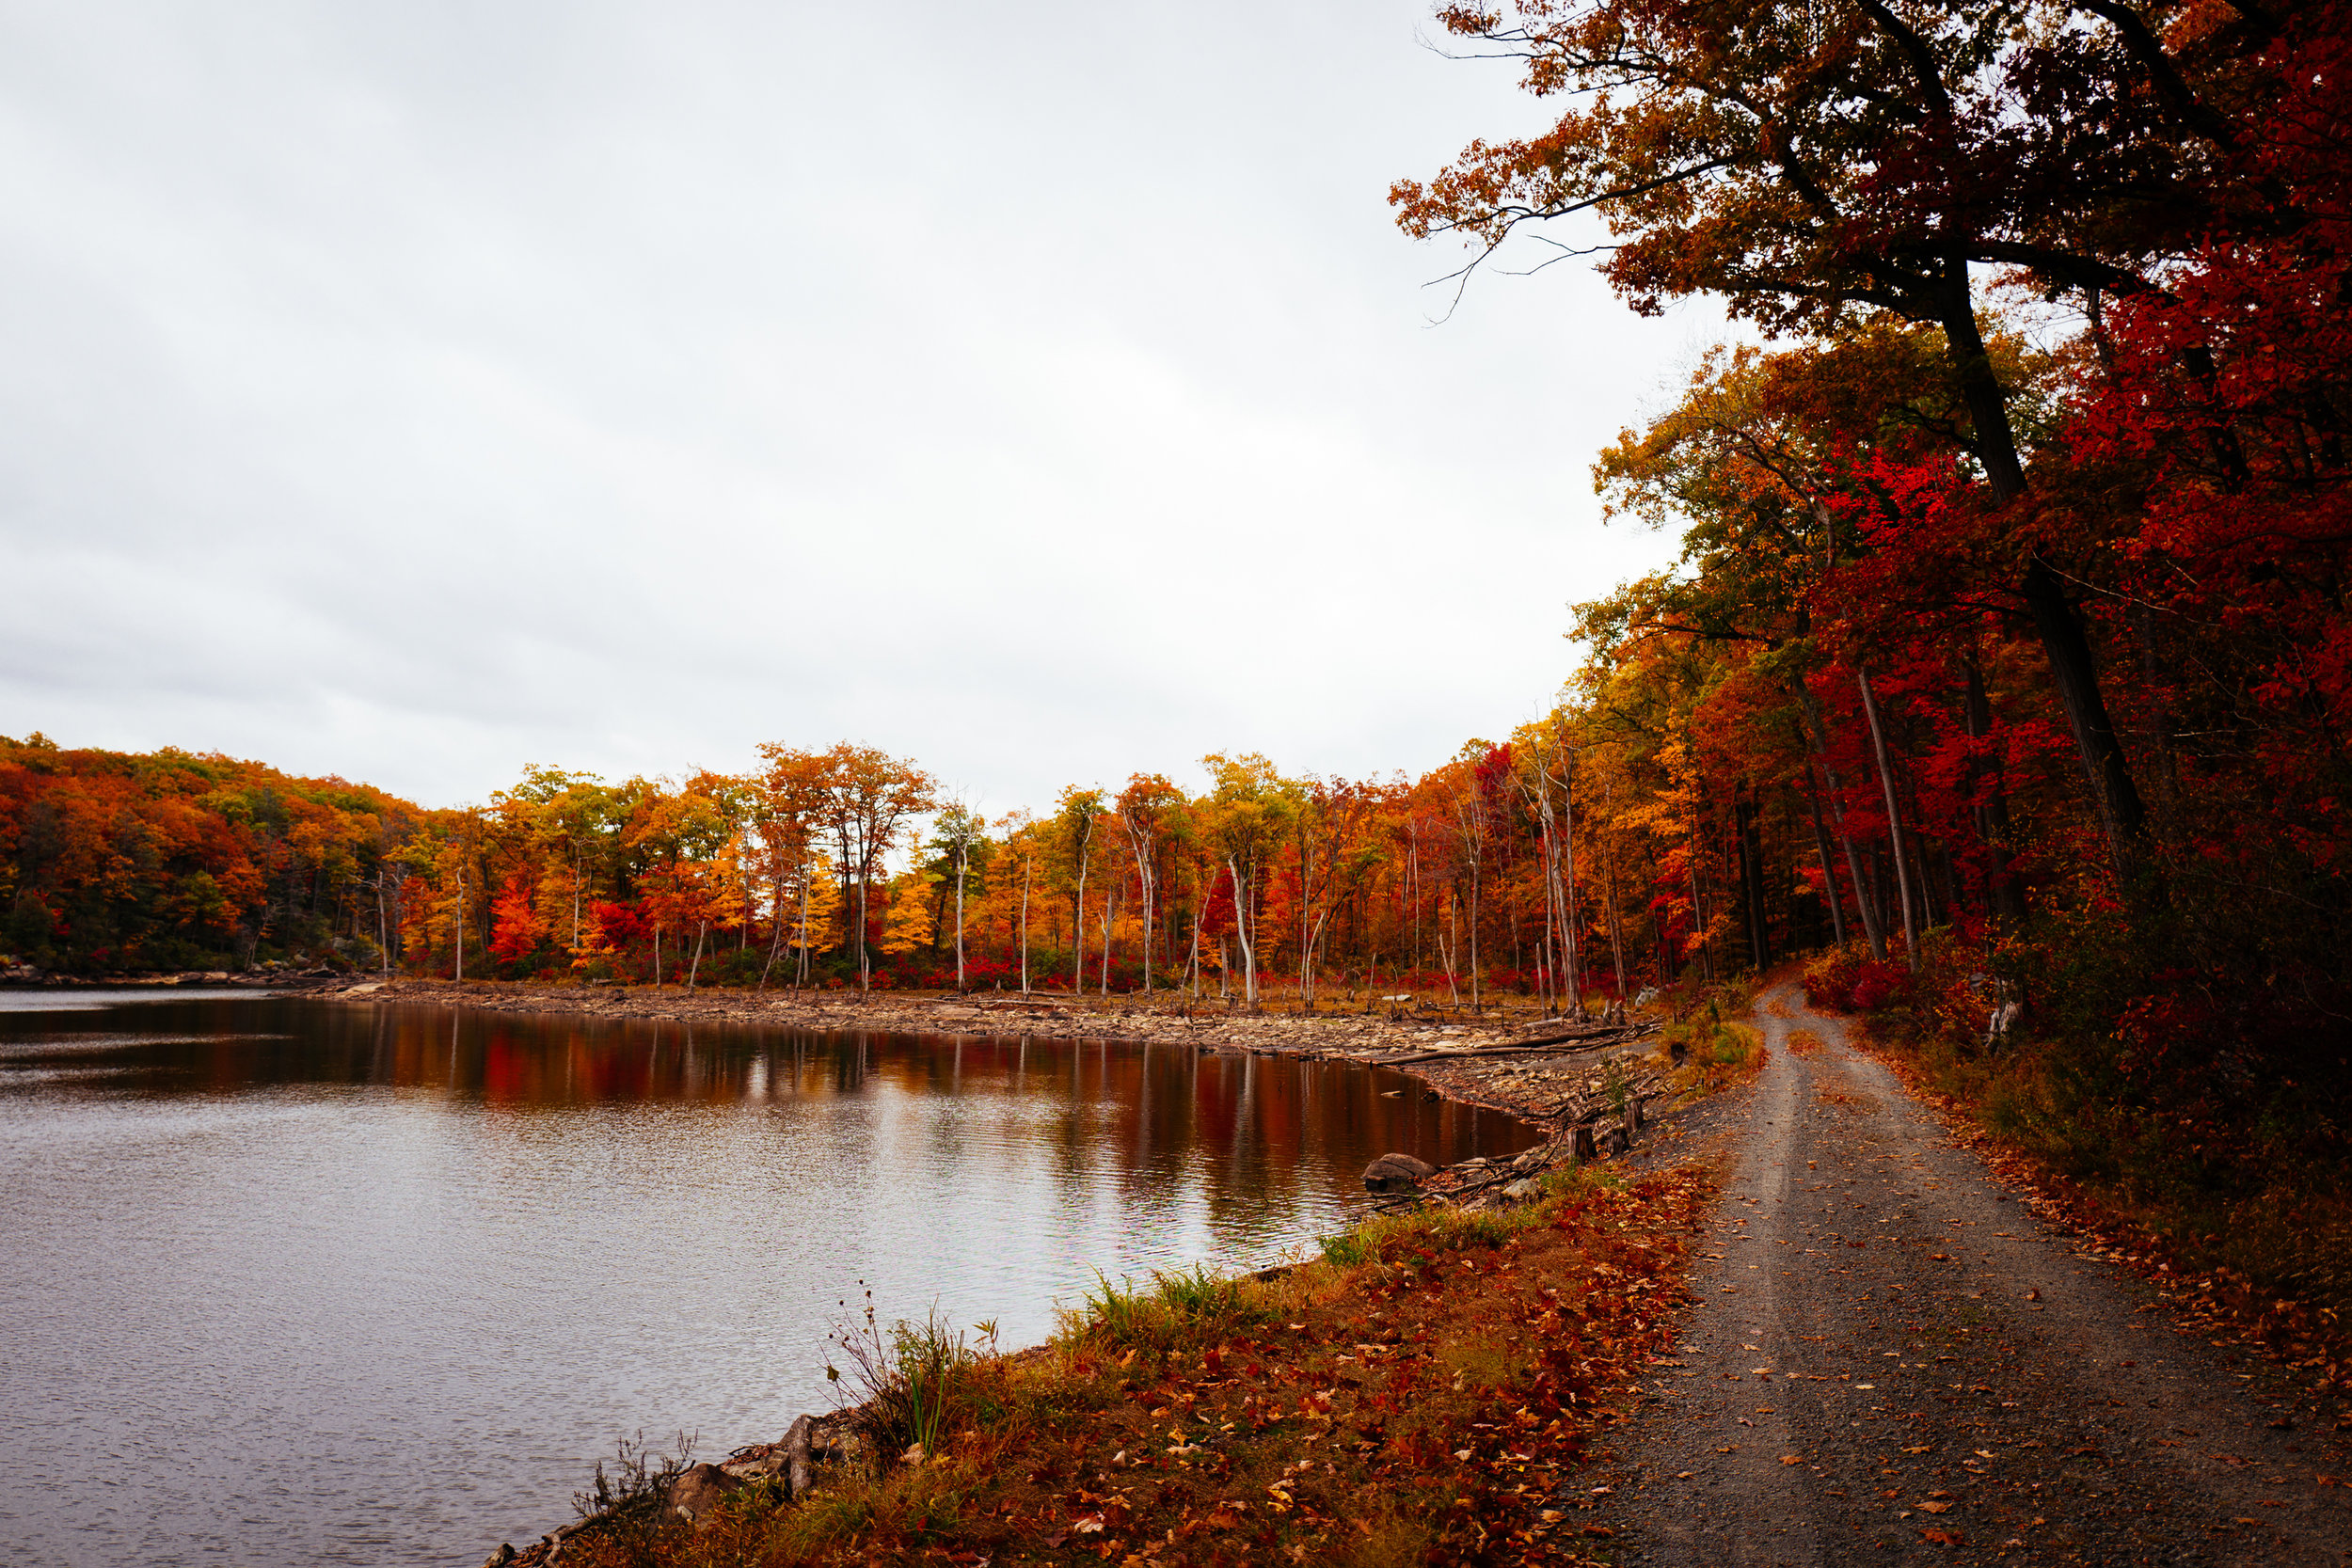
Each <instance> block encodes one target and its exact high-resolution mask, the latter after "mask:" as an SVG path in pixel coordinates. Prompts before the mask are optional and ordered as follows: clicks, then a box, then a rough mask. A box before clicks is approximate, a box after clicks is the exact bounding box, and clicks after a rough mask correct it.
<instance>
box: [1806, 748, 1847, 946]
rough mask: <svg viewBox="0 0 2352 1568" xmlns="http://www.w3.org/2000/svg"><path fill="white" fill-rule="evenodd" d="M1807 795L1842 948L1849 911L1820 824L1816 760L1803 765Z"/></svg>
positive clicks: (1824, 891)
mask: <svg viewBox="0 0 2352 1568" xmlns="http://www.w3.org/2000/svg"><path fill="white" fill-rule="evenodd" d="M1804 798H1805V802H1806V803H1807V804H1808V805H1810V806H1811V807H1812V808H1813V848H1814V852H1815V853H1816V854H1818V855H1820V857H1821V895H1822V896H1823V897H1824V898H1826V899H1828V900H1829V928H1830V937H1831V940H1832V941H1834V942H1836V944H1837V945H1838V946H1840V947H1843V946H1845V945H1846V911H1845V907H1844V901H1843V900H1842V899H1840V898H1839V897H1838V896H1837V867H1836V865H1835V864H1833V863H1831V861H1830V858H1829V830H1828V829H1827V828H1825V827H1823V826H1822V825H1821V792H1820V790H1819V789H1818V788H1816V787H1815V786H1814V783H1813V759H1812V758H1810V757H1807V758H1806V759H1805V765H1804Z"/></svg>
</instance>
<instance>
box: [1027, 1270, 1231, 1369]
mask: <svg viewBox="0 0 2352 1568" xmlns="http://www.w3.org/2000/svg"><path fill="white" fill-rule="evenodd" d="M1094 1279H1095V1284H1094V1288H1093V1289H1091V1290H1089V1291H1086V1292H1085V1294H1084V1296H1083V1297H1082V1299H1081V1302H1080V1305H1079V1307H1077V1308H1076V1309H1075V1310H1074V1311H1071V1312H1066V1313H1064V1314H1063V1319H1062V1339H1063V1341H1064V1342H1065V1343H1066V1344H1068V1345H1071V1346H1073V1347H1076V1346H1089V1347H1093V1348H1096V1349H1102V1350H1115V1351H1123V1350H1150V1351H1168V1350H1179V1349H1184V1348H1186V1347H1188V1346H1192V1345H1196V1344H1200V1343H1202V1342H1205V1341H1208V1340H1213V1339H1217V1338H1227V1337H1230V1336H1232V1335H1233V1334H1237V1333H1240V1332H1241V1331H1243V1330H1244V1329H1247V1328H1250V1327H1253V1326H1255V1325H1256V1324H1259V1323H1264V1322H1266V1321H1267V1320H1268V1319H1270V1318H1272V1317H1273V1316H1274V1307H1273V1305H1272V1303H1271V1300H1270V1297H1269V1292H1268V1291H1266V1290H1265V1289H1264V1287H1263V1282H1261V1281H1258V1280H1253V1279H1246V1278H1235V1277H1233V1276H1232V1275H1224V1274H1220V1273H1218V1272H1217V1271H1216V1270H1214V1269H1211V1268H1210V1267H1209V1266H1208V1265H1207V1264H1205V1263H1197V1264H1195V1265H1193V1266H1192V1267H1191V1268H1188V1269H1154V1270H1152V1273H1151V1275H1149V1277H1148V1283H1146V1284H1144V1285H1142V1286H1137V1285H1136V1283H1135V1282H1134V1281H1133V1280H1132V1279H1127V1278H1123V1277H1122V1278H1121V1279H1120V1282H1119V1283H1118V1284H1113V1283H1112V1282H1111V1280H1110V1277H1109V1276H1108V1275H1104V1274H1103V1273H1101V1272H1100V1271H1097V1273H1096V1274H1095V1276H1094Z"/></svg>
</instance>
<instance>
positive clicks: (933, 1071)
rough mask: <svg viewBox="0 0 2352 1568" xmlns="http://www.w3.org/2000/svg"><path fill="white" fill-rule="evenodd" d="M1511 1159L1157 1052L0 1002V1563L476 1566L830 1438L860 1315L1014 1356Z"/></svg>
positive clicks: (1409, 1089) (1458, 1122)
mask: <svg viewBox="0 0 2352 1568" xmlns="http://www.w3.org/2000/svg"><path fill="white" fill-rule="evenodd" d="M1400 1088H1401V1089H1403V1090H1404V1091H1405V1092H1404V1093H1403V1094H1401V1095H1399V1096H1397V1097H1395V1098H1389V1097H1387V1096H1386V1095H1385V1094H1384V1092H1383V1091H1387V1090H1393V1089H1400ZM1533 1141H1534V1134H1533V1133H1531V1132H1529V1131H1528V1130H1527V1129H1525V1128H1523V1127H1522V1126H1520V1125H1519V1124H1518V1123H1516V1122H1513V1121H1510V1120H1508V1119H1506V1118H1503V1117H1498V1116H1495V1115H1492V1114H1490V1113H1485V1112H1472V1111H1470V1110H1468V1109H1466V1108H1462V1107H1456V1106H1452V1105H1445V1104H1438V1103H1433V1102H1430V1101H1426V1100H1425V1099H1423V1098H1422V1093H1421V1091H1420V1090H1419V1088H1418V1086H1417V1085H1414V1084H1413V1082H1412V1081H1411V1080H1409V1079H1406V1078H1405V1077H1403V1076H1402V1075H1399V1074H1393V1073H1385V1072H1380V1071H1377V1070H1373V1069H1360V1068H1353V1067H1343V1066H1337V1065H1330V1064H1317V1063H1300V1062H1278V1061H1270V1060H1266V1059H1263V1058H1257V1057H1240V1056H1199V1055H1196V1054H1195V1053H1193V1052H1192V1051H1190V1050H1188V1049H1181V1048H1177V1047H1173V1046H1161V1047H1156V1048H1145V1047H1137V1046H1117V1045H1103V1044H1093V1043H1074V1042H1070V1041H1045V1040H1023V1039H1021V1038H1018V1037H994V1038H985V1039H980V1038H966V1039H961V1040H959V1039H954V1038H946V1037H914V1036H897V1035H866V1036H858V1035H809V1034H803V1033H798V1032H793V1031H783V1030H754V1029H717V1028H711V1027H708V1026H697V1027H695V1028H692V1029H688V1028H686V1027H685V1026H684V1025H681V1024H675V1023H672V1024H666V1025H660V1026H657V1025H654V1024H650V1023H616V1022H596V1021H586V1020H576V1019H565V1018H560V1017H549V1018H544V1019H517V1018H513V1017H500V1016H493V1017H477V1016H471V1015H453V1014H452V1013H449V1012H446V1011H439V1010H434V1009H423V1008H404V1007H395V1006H355V1005H349V1004H336V1003H323V1002H312V1001H305V1000H300V999H292V998H283V997H270V996H263V995H243V996H240V995H213V996H207V997H201V998H191V997H187V996H184V995H181V996H171V997H168V998H167V999H159V998H157V997H156V996H155V995H154V994H153V993H151V992H127V993H121V992H118V993H104V992H91V991H86V992H80V993H66V994H57V993H13V994H11V993H8V992H0V1346H5V1353H4V1354H0V1411H5V1412H6V1415H7V1440H6V1442H5V1444H0V1561H5V1562H7V1563H9V1564H12V1565H32V1564H44V1565H45V1564H85V1563H87V1564H109V1565H111V1564H118V1563H128V1562H139V1563H234V1564H238V1565H240V1568H272V1565H278V1564H284V1565H288V1568H292V1565H295V1564H313V1563H362V1564H369V1565H382V1564H405V1563H419V1564H425V1563H429V1564H436V1565H441V1564H447V1565H453V1568H454V1565H465V1568H471V1565H473V1564H476V1563H479V1562H480V1561H481V1560H482V1557H483V1555H484V1554H485V1552H487V1551H489V1550H490V1549H491V1548H492V1547H494V1546H495V1545H497V1544H498V1543H499V1542H500V1541H501V1540H512V1541H514V1542H515V1543H516V1544H518V1545H519V1544H525V1543H527V1542H529V1541H530V1540H532V1539H534V1538H535V1537H536V1535H537V1534H538V1533H539V1532H540V1531H541V1530H543V1529H546V1528H550V1527H552V1526H554V1525H556V1524H558V1523H561V1522H562V1521H563V1520H564V1519H565V1518H568V1517H569V1516H570V1508H569V1498H570V1497H571V1494H572V1493H573V1491H574V1490H576V1489H577V1488H578V1487H579V1486H580V1483H581V1482H582V1481H583V1480H584V1478H585V1477H586V1475H587V1473H588V1471H589V1469H590V1467H591V1466H592V1465H594V1464H595V1462H596V1460H597V1459H598V1458H600V1457H606V1456H609V1455H610V1454H611V1452H612V1446H613V1443H614V1441H615V1439H617V1438H619V1437H622V1436H624V1435H633V1434H635V1433H638V1432H640V1431H641V1430H642V1431H643V1432H644V1433H645V1435H646V1436H647V1437H649V1438H653V1437H659V1438H660V1439H663V1440H665V1441H666V1440H667V1439H668V1438H669V1437H670V1436H671V1435H672V1434H673V1433H675V1432H678V1431H680V1430H683V1431H686V1432H689V1433H698V1434H699V1437H700V1442H699V1445H698V1448H697V1450H696V1451H697V1454H698V1456H699V1457H705V1458H715V1457H719V1456H722V1455H723V1454H724V1453H725V1452H726V1451H727V1450H728V1449H731V1448H734V1447H736V1446H738V1445H739V1444H742V1443H747V1442H755V1441H766V1440H769V1439H772V1438H774V1437H777V1436H780V1435H781V1434H782V1433H783V1431H784V1429H785V1427H786V1426H787V1424H788V1423H789V1422H790V1420H791V1419H792V1418H793V1417H794V1416H796V1415H798V1414H799V1413H800V1412H801V1411H803V1410H822V1409H828V1408H830V1407H831V1405H830V1401H829V1399H828V1396H827V1393H826V1384H825V1381H824V1374H823V1368H824V1362H825V1350H826V1340H827V1335H828V1332H829V1330H830V1329H831V1328H832V1327H833V1326H834V1324H835V1323H837V1322H839V1321H840V1320H841V1319H842V1317H843V1316H844V1310H843V1307H842V1306H841V1304H842V1303H843V1302H845V1301H846V1302H848V1303H850V1306H851V1307H856V1306H858V1305H860V1304H861V1303H862V1291H864V1290H865V1289H866V1288H868V1287H870V1288H871V1290H872V1291H873V1292H874V1301H875V1304H876V1306H877V1307H878V1308H879V1309H880V1310H881V1312H882V1315H883V1318H884V1321H885V1322H887V1321H888V1320H890V1319H892V1318H896V1317H918V1318H919V1317H920V1316H922V1314H923V1313H924V1312H925V1311H926V1310H927V1309H928V1308H929V1307H931V1306H932V1304H933V1303H934V1302H936V1303H937V1305H938V1307H940V1309H941V1310H942V1312H943V1313H945V1314H946V1316H947V1317H948V1318H949V1319H950V1320H952V1321H953V1322H954V1323H957V1324H959V1325H968V1324H971V1323H977V1322H978V1321H980V1320H983V1319H990V1318H993V1319H994V1320H996V1322H997V1323H999V1324H1000V1325H1001V1330H1002V1334H1003V1339H1004V1342H1005V1343H1006V1344H1007V1345H1008V1346H1010V1345H1017V1344H1022V1343H1025V1342H1034V1341H1035V1340H1037V1339H1040V1338H1043V1337H1044V1336H1045V1335H1046V1334H1047V1333H1048V1332H1049V1331H1050V1330H1051V1328H1052V1326H1053V1304H1054V1303H1055V1302H1056V1301H1057V1300H1061V1301H1072V1300H1074V1299H1075V1297H1076V1295H1077V1293H1078V1291H1080V1290H1081V1289H1082V1288H1083V1287H1085V1286H1087V1285H1089V1284H1090V1283H1092V1281H1093V1279H1094V1271H1095V1270H1097V1269H1100V1270H1102V1271H1103V1272H1104V1273H1105V1274H1107V1275H1111V1276H1112V1277H1114V1278H1116V1277H1118V1276H1120V1275H1141V1274H1142V1273H1143V1272H1144V1271H1147V1270H1149V1269H1152V1268H1165V1267H1168V1266H1171V1265H1177V1264H1184V1263H1189V1262H1192V1261H1195V1260H1200V1259H1208V1260H1213V1261H1216V1262H1219V1263H1224V1264H1232V1265H1250V1264H1255V1263H1258V1262H1261V1261H1263V1260H1265V1259H1269V1258H1271V1257H1274V1256H1276V1255H1278V1254H1279V1253H1280V1252H1281V1251H1283V1250H1284V1249H1285V1248H1286V1247H1290V1246H1294V1245H1296V1244H1299V1243H1304V1242H1306V1241H1308V1240H1310V1239H1311V1237H1313V1236H1314V1235H1316V1234H1318V1233H1321V1232H1327V1231H1329V1230H1331V1229H1334V1228H1337V1227H1339V1226H1340V1225H1342V1224H1343V1222H1344V1220H1345V1218H1346V1216H1347V1214H1348V1212H1349V1205H1348V1203H1347V1199H1348V1198H1349V1197H1350V1196H1351V1195H1352V1194H1357V1193H1359V1192H1360V1190H1361V1189H1360V1185H1359V1175H1360V1173H1361V1171H1362V1169H1363V1167H1364V1165H1365V1164H1368V1163H1369V1162H1370V1161H1371V1160H1372V1159H1374V1158H1375V1157H1376V1156H1377V1155H1379V1154H1381V1153H1383V1152H1385V1151H1387V1150H1389V1149H1400V1150H1405V1151H1406V1152H1410V1153H1416V1154H1419V1155H1421V1156H1422V1158H1423V1159H1426V1160H1429V1161H1431V1162H1432V1163H1437V1164H1442V1163H1445V1162H1448V1161H1452V1160H1456V1159H1460V1158H1464V1157H1466V1156H1469V1155H1471V1154H1498V1153H1506V1152H1510V1151H1514V1150H1517V1149H1518V1148H1524V1147H1526V1146H1527V1145H1528V1144H1529V1143H1531V1142H1533ZM861 1281H862V1282H863V1284H861Z"/></svg>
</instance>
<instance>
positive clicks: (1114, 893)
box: [1095, 882, 1119, 996]
mask: <svg viewBox="0 0 2352 1568" xmlns="http://www.w3.org/2000/svg"><path fill="white" fill-rule="evenodd" d="M1118 918H1119V885H1118V884H1117V883H1116V882H1114V883H1113V884H1111V891H1110V892H1109V894H1108V895H1105V896H1104V900H1103V971H1102V979H1101V981H1100V982H1099V983H1098V984H1097V985H1096V987H1095V991H1096V994H1098V995H1101V996H1108V995H1110V993H1111V927H1112V924H1113V923H1114V922H1116V921H1117V920H1118Z"/></svg>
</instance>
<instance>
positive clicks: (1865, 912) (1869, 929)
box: [1797, 681, 1886, 963]
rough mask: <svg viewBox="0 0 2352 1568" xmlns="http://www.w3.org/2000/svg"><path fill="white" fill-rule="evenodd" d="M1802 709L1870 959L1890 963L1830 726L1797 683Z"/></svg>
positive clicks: (1809, 693)
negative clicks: (1832, 757)
mask: <svg viewBox="0 0 2352 1568" xmlns="http://www.w3.org/2000/svg"><path fill="white" fill-rule="evenodd" d="M1797 696H1798V706H1799V708H1800V710H1801V711H1802V712H1803V713H1804V717H1806V718H1808V719H1810V720H1811V721H1813V722H1812V725H1811V727H1810V729H1809V730H1808V732H1807V738H1808V739H1809V740H1810V741H1811V742H1812V744H1813V752H1814V755H1815V756H1817V757H1819V758H1820V763H1821V777H1822V778H1823V779H1825V780H1826V781H1828V785H1829V812H1830V819H1831V820H1832V821H1833V822H1835V823H1836V827H1837V841H1838V843H1840V844H1842V845H1844V846H1845V849H1846V870H1847V872H1848V873H1849V874H1850V875H1851V877H1852V878H1853V901H1854V910H1855V912H1857V913H1858V914H1860V915H1861V916H1862V931H1863V935H1864V936H1866V937H1867V938H1868V939H1869V942H1870V957H1871V958H1875V959H1877V960H1878V961H1879V962H1880V963H1884V962H1885V961H1886V932H1885V928H1884V927H1883V926H1882V925H1881V924H1880V921H1879V913H1878V911H1877V909H1876V908H1875V907H1874V906H1873V905H1872V903H1871V896H1870V887H1869V884H1868V882H1867V881H1866V880H1865V879H1864V878H1863V875H1862V857H1861V855H1860V854H1859V853H1857V852H1856V851H1855V849H1854V845H1853V835H1852V834H1851V833H1849V832H1846V805H1845V801H1844V800H1841V799H1840V798H1839V796H1838V792H1837V789H1838V786H1837V770H1836V768H1832V767H1831V766H1830V764H1829V725H1828V723H1827V722H1826V721H1824V720H1823V719H1822V717H1821V710H1820V705H1819V704H1817V703H1816V702H1815V701H1814V699H1813V690H1812V689H1811V688H1810V687H1808V686H1806V685H1805V684H1804V682H1803V681H1799V682H1798V683H1797Z"/></svg>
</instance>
